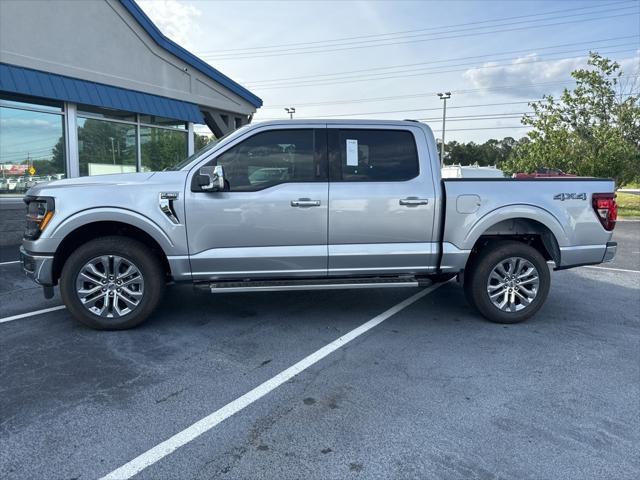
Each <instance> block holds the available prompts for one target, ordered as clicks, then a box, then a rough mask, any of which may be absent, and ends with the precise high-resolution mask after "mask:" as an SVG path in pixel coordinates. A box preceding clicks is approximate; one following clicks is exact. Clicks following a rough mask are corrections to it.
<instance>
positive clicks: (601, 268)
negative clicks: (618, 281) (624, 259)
mask: <svg viewBox="0 0 640 480" xmlns="http://www.w3.org/2000/svg"><path fill="white" fill-rule="evenodd" d="M585 268H593V269H596V270H610V271H612V272H633V273H640V270H628V269H626V268H611V267H598V266H595V265H585Z"/></svg>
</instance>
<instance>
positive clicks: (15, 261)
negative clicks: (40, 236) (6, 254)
mask: <svg viewBox="0 0 640 480" xmlns="http://www.w3.org/2000/svg"><path fill="white" fill-rule="evenodd" d="M12 263H20V260H14V261H12V262H0V266H1V265H11V264H12Z"/></svg>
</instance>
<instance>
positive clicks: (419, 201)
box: [400, 197, 429, 207]
mask: <svg viewBox="0 0 640 480" xmlns="http://www.w3.org/2000/svg"><path fill="white" fill-rule="evenodd" d="M428 203H429V199H428V198H418V197H407V198H403V199H402V200H400V205H404V206H405V207H415V206H417V205H427V204H428Z"/></svg>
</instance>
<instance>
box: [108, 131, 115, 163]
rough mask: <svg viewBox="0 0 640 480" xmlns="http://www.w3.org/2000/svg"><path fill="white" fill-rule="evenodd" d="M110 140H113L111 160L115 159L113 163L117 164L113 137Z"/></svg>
mask: <svg viewBox="0 0 640 480" xmlns="http://www.w3.org/2000/svg"><path fill="white" fill-rule="evenodd" d="M109 140H111V160H112V161H113V164H114V165H115V164H116V151H115V150H114V148H113V140H114V138H113V137H109Z"/></svg>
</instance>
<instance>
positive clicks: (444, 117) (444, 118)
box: [438, 92, 451, 167]
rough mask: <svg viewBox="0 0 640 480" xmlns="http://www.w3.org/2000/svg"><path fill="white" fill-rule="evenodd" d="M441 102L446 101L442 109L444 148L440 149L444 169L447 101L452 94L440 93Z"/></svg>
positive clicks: (441, 163) (441, 164) (441, 165)
mask: <svg viewBox="0 0 640 480" xmlns="http://www.w3.org/2000/svg"><path fill="white" fill-rule="evenodd" d="M438 96H439V97H440V100H444V108H443V109H442V146H441V147H440V167H444V130H445V125H446V121H447V100H448V99H450V98H451V92H444V93H439V94H438Z"/></svg>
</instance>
